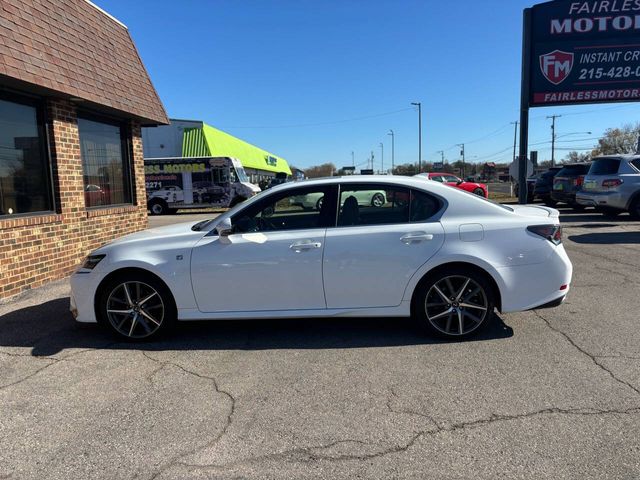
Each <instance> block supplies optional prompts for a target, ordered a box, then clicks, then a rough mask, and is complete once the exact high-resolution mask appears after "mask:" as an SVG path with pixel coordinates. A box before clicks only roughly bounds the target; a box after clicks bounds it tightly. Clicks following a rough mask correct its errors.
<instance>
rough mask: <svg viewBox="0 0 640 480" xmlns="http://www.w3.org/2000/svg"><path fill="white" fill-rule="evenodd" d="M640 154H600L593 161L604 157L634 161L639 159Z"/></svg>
mask: <svg viewBox="0 0 640 480" xmlns="http://www.w3.org/2000/svg"><path fill="white" fill-rule="evenodd" d="M639 158H640V155H635V154H624V155H598V156H597V157H593V161H596V160H602V159H614V160H626V161H632V160H636V159H639Z"/></svg>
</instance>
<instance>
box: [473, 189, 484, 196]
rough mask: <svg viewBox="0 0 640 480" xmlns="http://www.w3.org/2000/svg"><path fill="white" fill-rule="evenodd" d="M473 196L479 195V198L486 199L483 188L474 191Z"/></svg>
mask: <svg viewBox="0 0 640 480" xmlns="http://www.w3.org/2000/svg"><path fill="white" fill-rule="evenodd" d="M473 194H474V195H478V196H479V197H482V198H484V190H482V189H481V188H476V189H475V190H474V191H473Z"/></svg>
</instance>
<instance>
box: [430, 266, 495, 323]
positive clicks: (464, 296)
mask: <svg viewBox="0 0 640 480" xmlns="http://www.w3.org/2000/svg"><path fill="white" fill-rule="evenodd" d="M424 308H425V313H426V315H427V320H428V321H429V323H430V324H431V325H432V326H433V327H434V328H435V329H436V330H438V331H439V332H442V333H444V334H445V335H449V336H463V335H467V334H469V333H471V332H473V331H474V330H476V329H477V328H479V327H480V326H481V325H482V324H483V322H484V321H485V319H486V318H487V315H488V314H489V313H490V312H489V302H488V300H487V294H486V292H485V291H484V288H482V286H480V285H479V284H478V283H477V282H476V281H475V280H473V279H472V278H469V277H465V276H462V275H454V276H449V277H445V278H443V279H441V280H439V281H438V282H436V283H435V284H434V285H432V286H431V288H430V289H429V291H428V292H427V297H426V300H425V305H424Z"/></svg>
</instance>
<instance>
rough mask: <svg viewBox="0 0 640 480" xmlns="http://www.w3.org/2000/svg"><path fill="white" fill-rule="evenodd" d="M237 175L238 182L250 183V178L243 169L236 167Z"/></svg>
mask: <svg viewBox="0 0 640 480" xmlns="http://www.w3.org/2000/svg"><path fill="white" fill-rule="evenodd" d="M235 168H236V175H237V176H238V180H239V181H241V182H248V181H249V177H247V172H245V171H244V168H243V167H235Z"/></svg>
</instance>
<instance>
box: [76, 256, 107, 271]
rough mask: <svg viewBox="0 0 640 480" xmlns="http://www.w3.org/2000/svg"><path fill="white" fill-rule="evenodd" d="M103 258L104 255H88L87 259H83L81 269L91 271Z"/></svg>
mask: <svg viewBox="0 0 640 480" xmlns="http://www.w3.org/2000/svg"><path fill="white" fill-rule="evenodd" d="M104 257H106V255H89V256H88V257H87V258H85V260H84V263H83V264H82V268H84V269H85V270H93V269H94V268H96V265H98V264H99V263H100V262H101V261H102V259H103V258H104Z"/></svg>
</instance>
